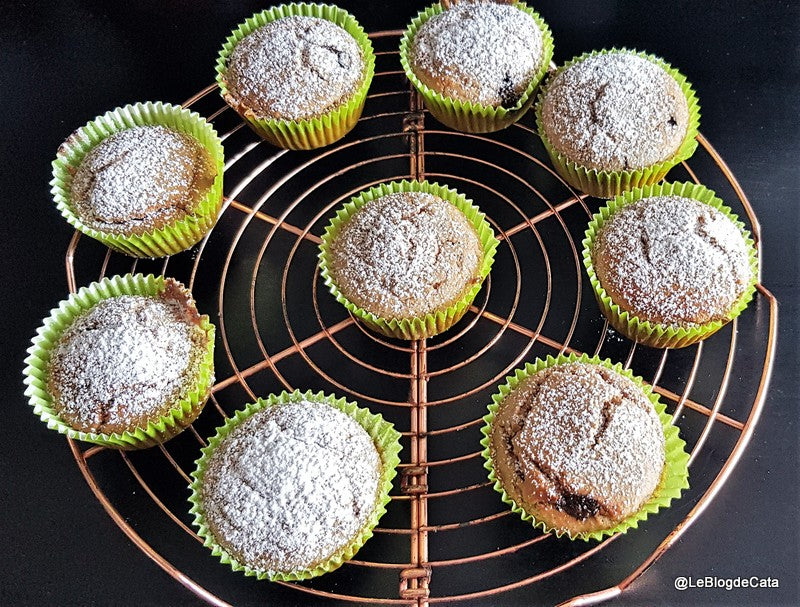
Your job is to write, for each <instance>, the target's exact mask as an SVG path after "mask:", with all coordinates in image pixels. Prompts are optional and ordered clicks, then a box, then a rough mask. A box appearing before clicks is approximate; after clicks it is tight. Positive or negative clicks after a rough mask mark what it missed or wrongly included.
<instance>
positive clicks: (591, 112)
mask: <svg viewBox="0 0 800 607" xmlns="http://www.w3.org/2000/svg"><path fill="white" fill-rule="evenodd" d="M541 114H542V125H543V127H544V134H545V135H546V136H547V138H548V139H549V140H550V142H551V144H552V146H553V147H554V148H555V150H556V151H557V152H559V153H561V154H563V155H564V156H566V157H567V158H568V159H569V160H572V161H573V162H575V163H576V164H578V165H581V166H584V167H587V168H589V169H597V170H599V171H622V170H630V169H641V168H644V167H647V166H650V165H653V164H657V163H659V162H662V161H664V160H667V159H669V158H670V157H672V156H673V155H674V154H675V153H676V152H677V151H678V148H679V147H680V146H681V143H682V141H683V138H684V137H685V135H686V131H687V128H688V124H689V108H688V104H687V102H686V96H685V95H684V94H683V91H682V90H681V87H680V85H679V84H678V83H677V82H676V80H675V79H674V78H673V77H672V76H670V74H669V73H667V71H666V70H664V68H662V67H660V66H659V65H656V64H655V63H653V62H652V61H649V60H647V59H644V58H643V57H640V56H638V55H634V54H632V53H629V52H611V53H607V54H602V55H592V56H589V57H587V58H585V59H583V60H582V61H580V62H578V63H576V64H574V65H572V66H570V67H568V68H567V69H565V70H563V71H561V72H560V73H558V74H557V75H556V76H555V77H554V78H553V80H552V81H550V82H549V83H548V85H547V87H546V90H545V92H544V98H543V101H542V108H541Z"/></svg>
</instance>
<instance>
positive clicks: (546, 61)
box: [400, 2, 553, 133]
mask: <svg viewBox="0 0 800 607" xmlns="http://www.w3.org/2000/svg"><path fill="white" fill-rule="evenodd" d="M514 6H515V7H516V8H518V9H519V10H521V11H524V12H526V13H527V14H529V15H530V16H531V17H533V19H534V21H536V25H537V26H538V28H539V30H540V31H541V32H542V61H541V64H540V65H539V67H538V69H537V70H536V74H535V75H534V77H533V79H532V80H531V82H530V84H528V88H526V89H525V91H524V93H523V94H522V96H521V97H520V98H519V100H518V101H517V103H516V104H515V105H514V106H513V107H510V108H506V107H503V106H499V107H495V106H492V105H483V104H482V103H473V102H471V101H462V100H460V99H454V98H452V97H448V96H447V95H443V94H442V93H439V92H438V91H435V90H433V89H432V88H430V87H429V86H427V85H426V84H425V83H423V82H422V81H421V80H420V79H419V78H417V76H416V74H414V71H413V70H412V69H411V63H410V61H409V53H410V52H411V41H412V40H413V39H414V36H416V34H417V31H418V30H419V28H420V27H421V26H422V24H423V23H425V22H426V21H427V20H428V19H430V18H431V17H433V16H434V15H438V14H440V13H442V12H444V11H445V10H447V9H446V8H445V7H444V6H443V5H442V4H434V5H433V6H430V7H428V8H427V9H425V10H424V11H420V12H419V14H418V15H417V16H416V17H414V19H413V20H412V21H411V24H410V25H409V26H408V29H406V31H405V33H404V34H403V38H402V39H401V41H400V63H401V64H402V66H403V70H404V71H405V73H406V76H407V77H408V79H409V80H410V81H411V83H412V84H413V85H414V88H416V89H417V90H418V91H419V93H420V94H421V95H422V98H423V99H424V100H425V107H426V108H428V110H429V111H430V112H431V114H433V115H434V117H435V118H436V119H437V120H438V121H439V122H441V123H443V124H446V125H447V126H449V127H451V128H454V129H456V130H458V131H465V132H467V133H490V132H493V131H499V130H501V129H504V128H506V127H508V126H511V125H512V124H514V123H515V122H516V121H517V120H519V119H520V118H522V116H523V115H524V114H525V112H527V111H528V108H530V106H531V104H532V103H533V101H534V99H535V95H534V93H535V92H536V89H537V87H538V86H539V83H540V82H541V81H542V78H544V75H545V74H546V73H547V69H548V67H549V66H550V61H551V60H552V58H553V35H552V34H551V33H550V28H549V27H548V26H547V24H546V23H545V22H544V19H542V18H541V17H540V16H539V14H538V13H537V12H536V11H534V10H533V9H532V8H530V7H528V6H527V5H526V4H525V3H524V2H515V3H514Z"/></svg>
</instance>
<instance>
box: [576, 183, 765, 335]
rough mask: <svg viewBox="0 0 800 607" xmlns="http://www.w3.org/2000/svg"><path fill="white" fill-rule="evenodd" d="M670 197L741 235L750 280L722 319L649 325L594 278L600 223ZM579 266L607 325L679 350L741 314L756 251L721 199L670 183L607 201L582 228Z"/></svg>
mask: <svg viewBox="0 0 800 607" xmlns="http://www.w3.org/2000/svg"><path fill="white" fill-rule="evenodd" d="M671 195H672V196H683V197H685V198H692V199H694V200H697V201H699V202H702V203H704V204H707V205H709V206H711V207H713V208H715V209H716V210H718V211H719V212H721V213H722V214H724V215H725V216H726V217H728V218H729V219H730V220H731V221H733V223H734V224H735V225H736V227H737V228H739V230H740V231H741V232H742V236H743V237H744V239H745V243H746V244H747V250H748V255H749V259H750V273H751V279H750V283H749V284H748V285H747V288H746V289H745V291H744V293H742V296H741V297H740V298H739V300H738V301H737V302H736V304H735V305H734V306H733V308H732V309H731V311H730V313H729V315H728V318H727V319H726V320H716V321H714V322H710V323H706V324H702V325H696V326H692V327H677V326H671V325H661V324H657V323H651V322H649V321H647V320H643V319H640V318H638V317H636V316H634V315H633V314H631V313H630V312H627V311H625V310H623V309H622V308H620V307H619V306H618V305H617V304H615V303H614V302H613V301H612V300H611V297H609V295H608V293H606V290H605V289H604V288H603V286H602V285H601V284H600V280H599V279H598V278H597V275H596V273H595V270H594V264H593V263H592V253H591V251H592V246H593V243H594V239H595V237H596V235H597V232H598V231H599V230H600V228H602V226H603V224H605V222H606V221H607V220H608V219H609V218H610V217H611V216H612V215H613V214H614V213H615V212H617V211H618V210H619V209H620V208H622V207H624V206H626V205H628V204H631V203H633V202H635V201H637V200H640V199H642V198H648V197H651V196H671ZM583 265H584V266H585V267H586V272H587V273H588V275H589V282H590V283H591V285H592V289H593V290H594V294H595V297H596V299H597V303H598V304H599V306H600V310H601V311H602V312H603V314H604V315H605V317H606V318H608V322H609V323H610V324H611V326H612V327H614V329H616V330H617V331H619V332H620V333H622V334H623V335H624V336H625V337H627V338H628V339H631V340H633V341H636V342H638V343H640V344H643V345H646V346H650V347H652V348H683V347H686V346H690V345H692V344H694V343H696V342H698V341H700V340H703V339H706V338H707V337H709V336H711V335H712V334H714V333H715V332H716V331H718V330H719V329H721V328H722V327H723V326H725V325H726V324H727V323H728V322H730V321H731V320H733V319H734V318H736V317H737V316H739V314H741V313H742V311H744V309H745V308H746V307H747V304H748V303H749V302H750V300H751V299H753V294H754V293H755V290H756V283H757V281H758V252H757V250H756V246H755V243H754V242H753V239H752V238H751V237H750V233H749V232H748V231H747V230H746V229H745V225H744V224H743V223H742V222H741V221H739V218H738V217H737V216H736V215H735V214H734V213H733V212H732V211H731V209H730V208H729V207H727V206H725V204H724V203H723V202H722V200H720V199H719V198H717V196H716V194H715V193H714V191H713V190H709V189H708V188H706V187H705V186H702V185H699V184H696V183H691V182H671V183H662V184H656V185H651V186H647V187H644V188H636V189H634V190H631V191H629V192H625V193H624V194H621V195H619V196H617V197H616V198H614V199H613V200H609V201H608V203H607V204H606V206H604V207H603V208H601V209H600V211H598V212H597V213H596V214H595V215H594V216H593V217H592V221H591V222H590V223H589V226H588V228H587V229H586V234H585V237H584V239H583Z"/></svg>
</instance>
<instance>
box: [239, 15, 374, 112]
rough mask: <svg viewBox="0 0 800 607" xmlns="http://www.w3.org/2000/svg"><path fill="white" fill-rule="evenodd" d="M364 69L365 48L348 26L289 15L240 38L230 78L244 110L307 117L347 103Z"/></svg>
mask: <svg viewBox="0 0 800 607" xmlns="http://www.w3.org/2000/svg"><path fill="white" fill-rule="evenodd" d="M364 71H365V63H364V55H363V52H362V50H361V48H360V47H359V45H358V43H357V42H356V40H355V39H354V38H353V36H351V35H350V34H349V33H348V32H347V31H345V30H344V29H343V28H341V27H339V26H338V25H336V24H335V23H332V22H330V21H327V20H326V19H320V18H317V17H283V18H281V19H276V20H275V21H271V22H270V23H267V24H266V25H263V26H262V27H260V28H258V29H257V30H255V31H254V32H252V33H251V34H249V35H247V36H245V37H244V38H243V39H242V40H241V41H239V43H238V44H237V45H236V46H235V47H234V49H233V52H232V53H231V55H230V58H229V59H228V65H227V71H226V73H225V76H224V77H225V80H226V84H227V87H228V95H229V102H231V103H232V104H233V105H234V107H236V108H237V109H238V110H239V111H249V112H252V113H253V114H255V115H256V116H257V117H262V118H275V119H285V120H301V119H310V118H314V117H316V116H319V115H321V114H324V113H326V112H328V111H330V110H332V109H335V108H336V107H337V106H340V105H342V104H344V103H346V102H347V101H348V99H349V98H350V97H351V96H352V95H353V94H354V93H355V92H356V90H357V89H358V87H359V86H360V85H361V83H362V82H363V80H364Z"/></svg>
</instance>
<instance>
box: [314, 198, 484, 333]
mask: <svg viewBox="0 0 800 607" xmlns="http://www.w3.org/2000/svg"><path fill="white" fill-rule="evenodd" d="M482 259H483V248H482V246H481V242H480V239H479V238H478V234H477V232H476V230H475V227H474V226H473V225H472V224H471V223H470V222H469V220H468V219H467V217H466V216H465V215H464V214H463V213H462V212H461V211H460V210H458V208H456V207H455V206H454V205H452V204H450V203H449V202H447V201H446V200H443V199H442V198H439V197H438V196H434V195H433V194H428V193H424V192H403V193H396V194H388V195H386V196H381V197H380V198H376V199H375V200H372V201H370V202H367V203H366V204H365V205H364V206H363V207H362V208H360V209H359V210H358V211H356V212H355V213H354V214H353V216H352V217H350V219H349V220H348V221H347V223H346V224H344V226H343V227H342V229H341V231H340V232H339V234H338V235H337V236H336V238H335V239H334V240H333V241H332V243H331V254H330V271H331V274H332V277H333V280H334V282H335V283H336V285H337V287H338V288H339V290H340V291H341V293H342V294H343V295H344V296H345V297H346V298H347V299H348V300H349V301H351V302H352V303H354V304H355V305H357V306H358V307H360V308H363V309H364V310H366V311H367V312H371V313H373V314H375V315H376V316H378V317H381V318H409V317H417V316H424V315H426V314H429V313H433V312H434V311H436V310H437V309H441V308H444V307H447V306H449V305H452V304H454V303H456V302H457V301H458V300H459V299H461V297H462V296H463V295H464V293H466V292H467V291H468V290H469V289H470V287H472V286H473V285H474V284H475V283H477V282H479V281H480V276H479V272H480V266H481V261H482Z"/></svg>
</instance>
